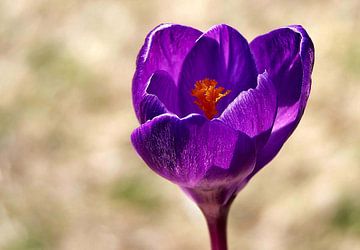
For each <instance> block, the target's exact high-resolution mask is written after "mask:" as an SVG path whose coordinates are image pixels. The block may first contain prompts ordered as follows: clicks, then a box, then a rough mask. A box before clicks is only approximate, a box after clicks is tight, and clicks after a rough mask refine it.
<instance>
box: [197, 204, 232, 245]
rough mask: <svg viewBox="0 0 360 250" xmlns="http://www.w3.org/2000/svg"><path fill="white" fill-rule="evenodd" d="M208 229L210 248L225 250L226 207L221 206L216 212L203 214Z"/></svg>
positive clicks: (227, 210) (227, 209)
mask: <svg viewBox="0 0 360 250" xmlns="http://www.w3.org/2000/svg"><path fill="white" fill-rule="evenodd" d="M203 213H204V215H205V218H206V222H207V226H208V229H209V235H210V241H211V250H227V234H226V231H227V230H226V229H227V217H228V213H229V208H228V207H225V208H224V207H221V208H220V209H218V212H217V213H216V214H210V215H209V214H205V211H203Z"/></svg>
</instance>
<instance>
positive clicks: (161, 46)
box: [132, 24, 202, 120]
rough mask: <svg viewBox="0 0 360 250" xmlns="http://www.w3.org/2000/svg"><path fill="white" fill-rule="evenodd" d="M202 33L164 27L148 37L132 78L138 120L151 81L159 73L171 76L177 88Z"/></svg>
mask: <svg viewBox="0 0 360 250" xmlns="http://www.w3.org/2000/svg"><path fill="white" fill-rule="evenodd" d="M201 34H202V32H200V31H198V30H196V29H193V28H191V27H186V26H182V25H177V24H161V25H159V26H158V27H156V28H155V29H154V30H152V31H151V32H150V33H149V34H148V35H147V37H146V39H145V43H144V45H143V47H142V48H141V50H140V52H139V54H138V57H137V62H136V71H135V74H134V78H133V85H132V96H133V105H134V108H135V112H136V115H137V117H138V119H139V120H141V119H140V117H141V116H143V115H141V114H140V103H141V102H142V98H144V96H145V95H144V93H145V89H146V88H147V83H148V79H149V77H150V76H151V75H152V74H153V73H154V72H155V71H158V70H163V71H166V72H168V73H169V75H170V76H171V78H172V79H173V80H174V82H175V85H176V84H177V81H178V75H179V72H180V68H181V65H182V62H183V60H184V58H185V56H186V55H187V54H188V52H189V50H190V49H191V48H192V47H193V45H194V43H195V40H196V39H197V38H198V37H199V36H200V35H201Z"/></svg>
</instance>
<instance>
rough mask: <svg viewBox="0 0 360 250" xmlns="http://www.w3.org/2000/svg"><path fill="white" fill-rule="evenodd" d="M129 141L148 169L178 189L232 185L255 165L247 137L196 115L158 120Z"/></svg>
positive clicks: (142, 128)
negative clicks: (178, 186)
mask: <svg viewBox="0 0 360 250" xmlns="http://www.w3.org/2000/svg"><path fill="white" fill-rule="evenodd" d="M131 140H132V143H133V145H134V147H135V149H136V150H137V152H138V154H139V155H140V156H141V157H142V158H143V160H144V161H145V162H146V163H147V165H148V166H150V168H152V169H153V170H154V171H155V172H156V173H158V174H159V175H161V176H163V177H165V178H166V179H168V180H170V181H172V182H174V183H176V184H178V185H180V186H182V187H198V186H201V187H204V188H207V187H214V186H221V185H222V186H224V185H225V186H226V185H234V183H238V182H241V181H242V180H244V179H245V178H246V177H247V176H248V174H250V173H251V171H252V170H253V168H254V165H255V146H254V143H253V141H252V140H251V139H250V138H249V137H248V136H246V135H245V134H243V133H241V132H238V131H235V130H233V129H231V128H230V127H228V126H226V125H224V124H223V123H222V122H220V121H216V120H213V121H208V120H207V119H206V118H204V117H203V116H200V115H192V116H188V117H186V118H184V119H179V118H178V117H177V116H172V115H162V116H158V117H156V118H154V119H153V120H151V121H149V122H146V123H145V124H143V125H141V126H140V127H139V128H137V129H136V130H134V132H133V133H132V135H131Z"/></svg>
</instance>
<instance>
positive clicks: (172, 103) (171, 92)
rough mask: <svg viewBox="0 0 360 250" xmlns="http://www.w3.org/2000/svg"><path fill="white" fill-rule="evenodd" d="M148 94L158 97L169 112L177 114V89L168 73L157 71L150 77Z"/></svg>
mask: <svg viewBox="0 0 360 250" xmlns="http://www.w3.org/2000/svg"><path fill="white" fill-rule="evenodd" d="M146 92H147V93H148V94H152V95H155V96H157V97H158V98H159V100H160V101H161V102H162V103H163V104H164V106H165V107H166V109H167V110H168V111H169V112H172V113H174V114H177V112H178V111H177V110H178V105H177V103H178V102H177V98H178V94H177V88H176V86H175V82H174V80H173V79H172V78H171V76H170V75H169V74H168V73H167V72H166V71H156V72H155V73H154V74H153V75H152V76H151V77H150V81H149V83H148V87H147V89H146Z"/></svg>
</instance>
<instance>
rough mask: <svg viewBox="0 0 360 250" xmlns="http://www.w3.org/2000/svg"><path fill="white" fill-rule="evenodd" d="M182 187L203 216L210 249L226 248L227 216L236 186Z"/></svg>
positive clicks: (224, 249) (225, 249) (223, 249)
mask: <svg viewBox="0 0 360 250" xmlns="http://www.w3.org/2000/svg"><path fill="white" fill-rule="evenodd" d="M182 189H183V190H184V191H185V192H186V193H187V194H188V195H189V196H190V197H191V198H192V199H193V200H194V201H195V202H196V204H197V205H198V207H199V208H200V210H201V211H202V213H203V214H204V216H205V219H206V223H207V226H208V229H209V234H210V242H211V250H227V235H226V226H227V217H228V214H229V210H230V206H231V204H232V202H233V200H234V199H235V196H236V191H237V188H236V187H235V188H214V189H191V188H186V187H182Z"/></svg>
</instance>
